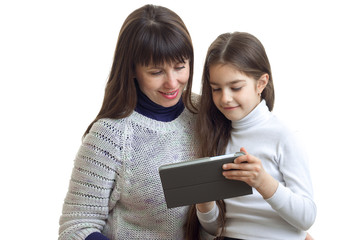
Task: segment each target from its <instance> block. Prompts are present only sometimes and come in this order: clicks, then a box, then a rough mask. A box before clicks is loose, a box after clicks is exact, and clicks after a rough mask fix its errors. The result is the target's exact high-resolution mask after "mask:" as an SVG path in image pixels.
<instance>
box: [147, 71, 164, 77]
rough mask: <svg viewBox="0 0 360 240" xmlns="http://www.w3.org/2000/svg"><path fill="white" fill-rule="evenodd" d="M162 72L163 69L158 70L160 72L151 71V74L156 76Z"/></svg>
mask: <svg viewBox="0 0 360 240" xmlns="http://www.w3.org/2000/svg"><path fill="white" fill-rule="evenodd" d="M161 73H162V71H158V72H151V73H150V74H151V75H154V76H156V75H160V74H161Z"/></svg>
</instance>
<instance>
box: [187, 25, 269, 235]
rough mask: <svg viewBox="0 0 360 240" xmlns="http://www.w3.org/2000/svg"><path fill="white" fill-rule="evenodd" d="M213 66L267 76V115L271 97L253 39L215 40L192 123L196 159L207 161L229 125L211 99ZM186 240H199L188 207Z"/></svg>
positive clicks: (221, 147)
mask: <svg viewBox="0 0 360 240" xmlns="http://www.w3.org/2000/svg"><path fill="white" fill-rule="evenodd" d="M215 64H230V65H231V66H233V67H235V68H236V69H237V70H238V71H240V72H242V73H244V74H246V75H248V76H250V77H252V78H254V79H255V80H257V79H259V78H260V77H261V76H262V75H263V74H265V73H267V74H268V75H269V81H268V84H267V86H266V88H265V89H264V90H263V92H262V94H261V98H262V99H265V101H266V104H267V106H268V108H269V110H270V111H272V109H273V107H274V100H275V93H274V85H273V79H272V74H271V67H270V62H269V60H268V57H267V54H266V52H265V48H264V47H263V45H262V44H261V42H260V41H259V40H258V39H257V38H256V37H255V36H253V35H251V34H249V33H244V32H234V33H224V34H221V35H220V36H218V37H217V38H216V39H215V41H214V42H213V43H212V44H211V45H210V47H209V49H208V52H207V55H206V59H205V64H204V69H203V76H202V91H201V98H200V104H199V106H200V107H199V114H198V117H197V122H196V131H197V132H196V135H197V140H198V143H199V156H198V157H208V156H216V155H222V154H224V153H225V150H226V146H227V144H228V142H229V139H230V135H231V130H232V126H231V121H230V120H228V119H227V118H226V117H225V116H224V115H223V114H222V113H221V112H220V111H219V110H218V109H217V107H216V106H215V104H214V102H213V99H212V89H211V86H210V75H209V68H210V67H211V66H212V65H215ZM216 204H217V205H218V207H219V214H220V215H219V226H220V234H219V236H218V239H220V238H221V235H222V233H223V231H224V226H225V220H226V217H225V214H226V209H225V203H224V201H223V200H220V201H216ZM185 237H186V239H187V240H198V239H201V238H200V223H199V221H198V219H197V216H196V206H195V205H194V206H191V207H190V209H189V212H188V216H187V222H186V224H185Z"/></svg>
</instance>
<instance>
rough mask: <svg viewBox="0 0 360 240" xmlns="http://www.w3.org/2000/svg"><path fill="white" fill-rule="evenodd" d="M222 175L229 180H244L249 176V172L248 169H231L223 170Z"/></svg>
mask: <svg viewBox="0 0 360 240" xmlns="http://www.w3.org/2000/svg"><path fill="white" fill-rule="evenodd" d="M223 176H224V177H225V178H227V179H231V180H241V181H244V180H245V179H247V178H249V177H250V173H249V172H248V171H241V170H231V171H224V172H223Z"/></svg>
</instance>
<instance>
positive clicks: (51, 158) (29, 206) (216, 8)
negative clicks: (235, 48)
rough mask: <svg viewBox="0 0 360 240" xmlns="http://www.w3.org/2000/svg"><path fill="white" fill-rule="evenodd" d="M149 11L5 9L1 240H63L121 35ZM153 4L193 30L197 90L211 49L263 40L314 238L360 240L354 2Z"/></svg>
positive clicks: (92, 6)
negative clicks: (69, 201)
mask: <svg viewBox="0 0 360 240" xmlns="http://www.w3.org/2000/svg"><path fill="white" fill-rule="evenodd" d="M145 3H148V1H135V0H134V1H91V0H87V1H76V0H73V1H36V0H35V1H15V0H14V1H1V3H0V26H1V28H0V31H1V37H0V81H1V85H0V104H1V108H0V109H1V118H0V123H1V137H0V141H1V142H0V148H1V151H0V159H1V174H0V180H1V181H0V183H1V189H0V191H1V200H0V201H1V204H0V208H1V209H0V213H1V219H2V220H3V221H2V222H3V224H2V227H1V232H2V233H1V234H3V233H5V234H6V235H8V236H9V239H56V238H57V231H58V220H59V217H60V214H61V208H62V203H63V200H64V197H65V194H66V192H67V187H68V182H69V178H70V174H71V170H72V165H73V159H74V157H75V154H76V152H77V150H78V147H79V146H80V143H81V136H82V134H83V132H84V131H85V129H86V128H87V126H88V124H89V123H90V122H91V121H92V120H93V119H94V118H95V116H96V114H97V112H98V110H99V108H100V104H101V102H102V98H103V92H104V87H105V83H106V81H107V77H108V74H109V70H110V67H111V63H112V58H113V53H114V49H115V44H116V41H117V36H118V33H119V30H120V27H121V25H122V23H123V21H124V19H125V18H126V17H127V15H128V14H129V13H130V12H132V11H133V10H135V9H136V8H138V7H140V6H142V5H144V4H145ZM151 3H154V4H160V5H163V6H166V7H169V8H170V9H172V10H174V11H175V12H176V13H178V14H179V15H180V17H181V18H182V19H183V20H184V22H185V24H186V25H187V27H188V29H189V31H190V33H191V36H192V39H193V44H194V48H195V75H194V91H195V92H199V90H200V78H201V71H202V64H203V59H204V57H205V54H206V51H207V47H208V46H209V44H210V43H211V42H212V41H213V40H214V39H215V38H216V37H217V36H218V35H219V34H221V33H223V32H228V31H230V32H232V31H246V32H249V33H252V34H254V35H255V36H257V37H258V38H259V39H260V41H261V42H262V43H263V45H264V46H265V48H266V50H267V53H268V57H269V59H270V62H271V65H272V70H273V77H274V84H275V91H276V102H275V109H274V112H275V114H277V115H278V116H279V117H280V118H281V119H282V120H284V121H285V122H287V123H288V124H289V125H290V126H291V127H292V128H293V129H294V130H296V131H297V133H298V134H299V136H300V137H301V139H302V140H303V142H304V143H305V146H306V151H307V152H308V154H309V155H310V158H311V174H312V177H313V184H314V189H315V200H316V203H317V206H318V215H317V219H316V222H315V224H314V225H313V227H312V228H311V229H310V230H309V231H310V233H311V234H312V235H313V237H315V239H355V238H356V237H355V236H356V235H357V233H358V231H359V229H358V220H357V218H358V216H359V213H360V211H359V209H360V208H359V194H358V192H359V190H358V189H359V170H358V168H359V161H360V157H359V153H360V152H359V149H360V146H359V143H360V141H359V134H360V127H359V123H360V114H359V98H358V91H359V90H358V89H359V86H360V84H359V81H360V77H359V76H360V74H359V69H360V61H359V57H360V47H359V44H360V37H359V23H360V14H359V7H358V6H357V5H356V4H355V1H347V0H342V1H340V0H339V1H269V0H267V1H256V0H253V1H241V0H238V1H227V0H222V1H196V0H192V1H187V0H183V1H181V0H180V1H152V2H151ZM4 223H5V225H4ZM10 236H12V237H11V238H10ZM27 236H28V237H27ZM35 236H36V237H35Z"/></svg>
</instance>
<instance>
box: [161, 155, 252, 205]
mask: <svg viewBox="0 0 360 240" xmlns="http://www.w3.org/2000/svg"><path fill="white" fill-rule="evenodd" d="M242 154H243V153H236V154H228V155H223V156H218V157H211V158H209V157H208V158H200V159H196V160H192V161H188V162H181V163H175V164H168V165H163V166H161V167H160V168H159V174H160V178H161V182H162V186H163V190H164V195H165V200H166V204H167V207H168V208H174V207H179V206H185V205H192V204H196V203H202V202H208V201H214V200H221V199H226V198H232V197H238V196H243V195H248V194H252V187H250V186H249V185H248V184H247V183H245V182H242V181H235V180H228V179H226V178H225V177H224V176H223V175H222V172H223V169H222V165H223V164H225V163H230V162H233V161H234V159H235V158H236V157H238V156H240V155H242Z"/></svg>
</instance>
